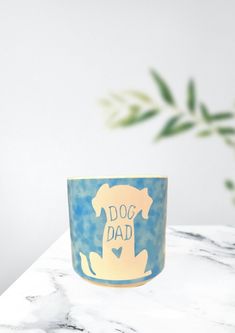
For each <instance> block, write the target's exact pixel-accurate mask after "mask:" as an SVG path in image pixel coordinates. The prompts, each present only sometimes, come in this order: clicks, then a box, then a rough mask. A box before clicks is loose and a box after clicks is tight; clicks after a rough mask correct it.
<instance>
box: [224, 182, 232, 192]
mask: <svg viewBox="0 0 235 333" xmlns="http://www.w3.org/2000/svg"><path fill="white" fill-rule="evenodd" d="M224 185H225V187H226V188H227V189H228V190H229V191H233V190H235V184H234V182H233V181H232V180H231V179H226V180H225V182H224Z"/></svg>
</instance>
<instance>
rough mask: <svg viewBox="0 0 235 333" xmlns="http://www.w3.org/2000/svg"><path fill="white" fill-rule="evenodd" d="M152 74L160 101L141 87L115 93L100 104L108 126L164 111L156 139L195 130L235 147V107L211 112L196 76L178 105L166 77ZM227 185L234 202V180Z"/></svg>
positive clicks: (200, 135)
mask: <svg viewBox="0 0 235 333" xmlns="http://www.w3.org/2000/svg"><path fill="white" fill-rule="evenodd" d="M150 76H151V78H152V80H153V84H154V86H155V88H156V92H157V93H158V100H157V99H156V97H152V96H150V95H149V94H147V93H146V92H144V91H140V90H128V91H122V92H119V93H115V94H114V93H112V94H109V95H108V96H107V97H106V98H103V99H102V100H100V104H101V106H102V107H103V108H104V109H105V110H107V112H108V117H107V122H108V126H110V127H130V126H134V125H137V124H140V123H143V122H145V121H148V120H150V119H152V120H153V119H155V118H157V117H159V116H161V115H162V114H164V115H165V116H166V117H167V119H166V121H165V123H164V124H163V126H162V127H161V128H160V129H158V131H157V133H156V134H155V135H154V141H155V142H159V141H161V140H163V139H168V138H172V137H174V136H176V135H183V134H185V133H187V132H190V131H193V133H194V134H195V135H196V137H198V138H201V139H203V138H209V137H212V136H217V137H219V138H220V139H221V140H222V141H223V142H224V143H225V144H226V145H227V146H228V147H230V148H232V149H233V150H235V122H234V118H235V112H234V110H232V109H231V110H218V111H216V112H212V111H211V110H210V109H209V108H208V106H207V105H206V104H205V103H204V102H203V101H201V100H200V99H199V98H198V94H197V89H196V84H195V82H194V80H193V79H190V80H189V81H188V83H187V86H186V98H185V105H184V106H183V107H179V106H178V103H177V102H176V99H175V97H174V94H173V92H172V90H171V88H170V86H169V84H168V83H167V82H166V80H165V79H164V78H163V77H162V76H161V75H160V74H159V73H158V72H157V71H156V70H154V69H151V70H150ZM225 187H226V188H227V189H228V191H229V192H230V193H231V195H232V196H233V203H234V204H235V183H234V182H233V181H232V180H226V181H225Z"/></svg>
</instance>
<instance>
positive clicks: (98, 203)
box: [92, 184, 109, 217]
mask: <svg viewBox="0 0 235 333" xmlns="http://www.w3.org/2000/svg"><path fill="white" fill-rule="evenodd" d="M108 190H109V185H108V184H103V185H102V186H101V187H100V188H99V189H98V191H97V193H96V196H95V197H94V199H92V206H93V208H94V210H95V213H96V217H98V216H100V214H101V209H102V207H103V205H104V203H105V202H104V194H105V192H107V191H108Z"/></svg>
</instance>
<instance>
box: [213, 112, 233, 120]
mask: <svg viewBox="0 0 235 333" xmlns="http://www.w3.org/2000/svg"><path fill="white" fill-rule="evenodd" d="M231 118H234V114H233V113H232V112H219V113H214V114H211V115H210V121H219V120H228V119H231Z"/></svg>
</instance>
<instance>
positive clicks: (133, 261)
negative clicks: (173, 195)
mask: <svg viewBox="0 0 235 333" xmlns="http://www.w3.org/2000/svg"><path fill="white" fill-rule="evenodd" d="M67 182H68V203H69V218H70V235H71V242H72V257H73V266H74V269H75V271H76V272H77V273H78V274H79V275H80V276H81V277H83V278H85V279H87V280H89V281H91V282H94V283H97V284H100V285H106V286H115V287H131V286H139V285H142V284H144V283H146V282H147V281H149V280H151V279H152V278H154V277H155V276H156V275H158V274H159V273H160V272H161V271H162V269H163V267H164V259H165V229H166V206H167V178H165V177H127V178H125V177H123V178H122V177H120V178H119V177H115V178H89V179H88V178H70V179H68V181H67Z"/></svg>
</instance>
